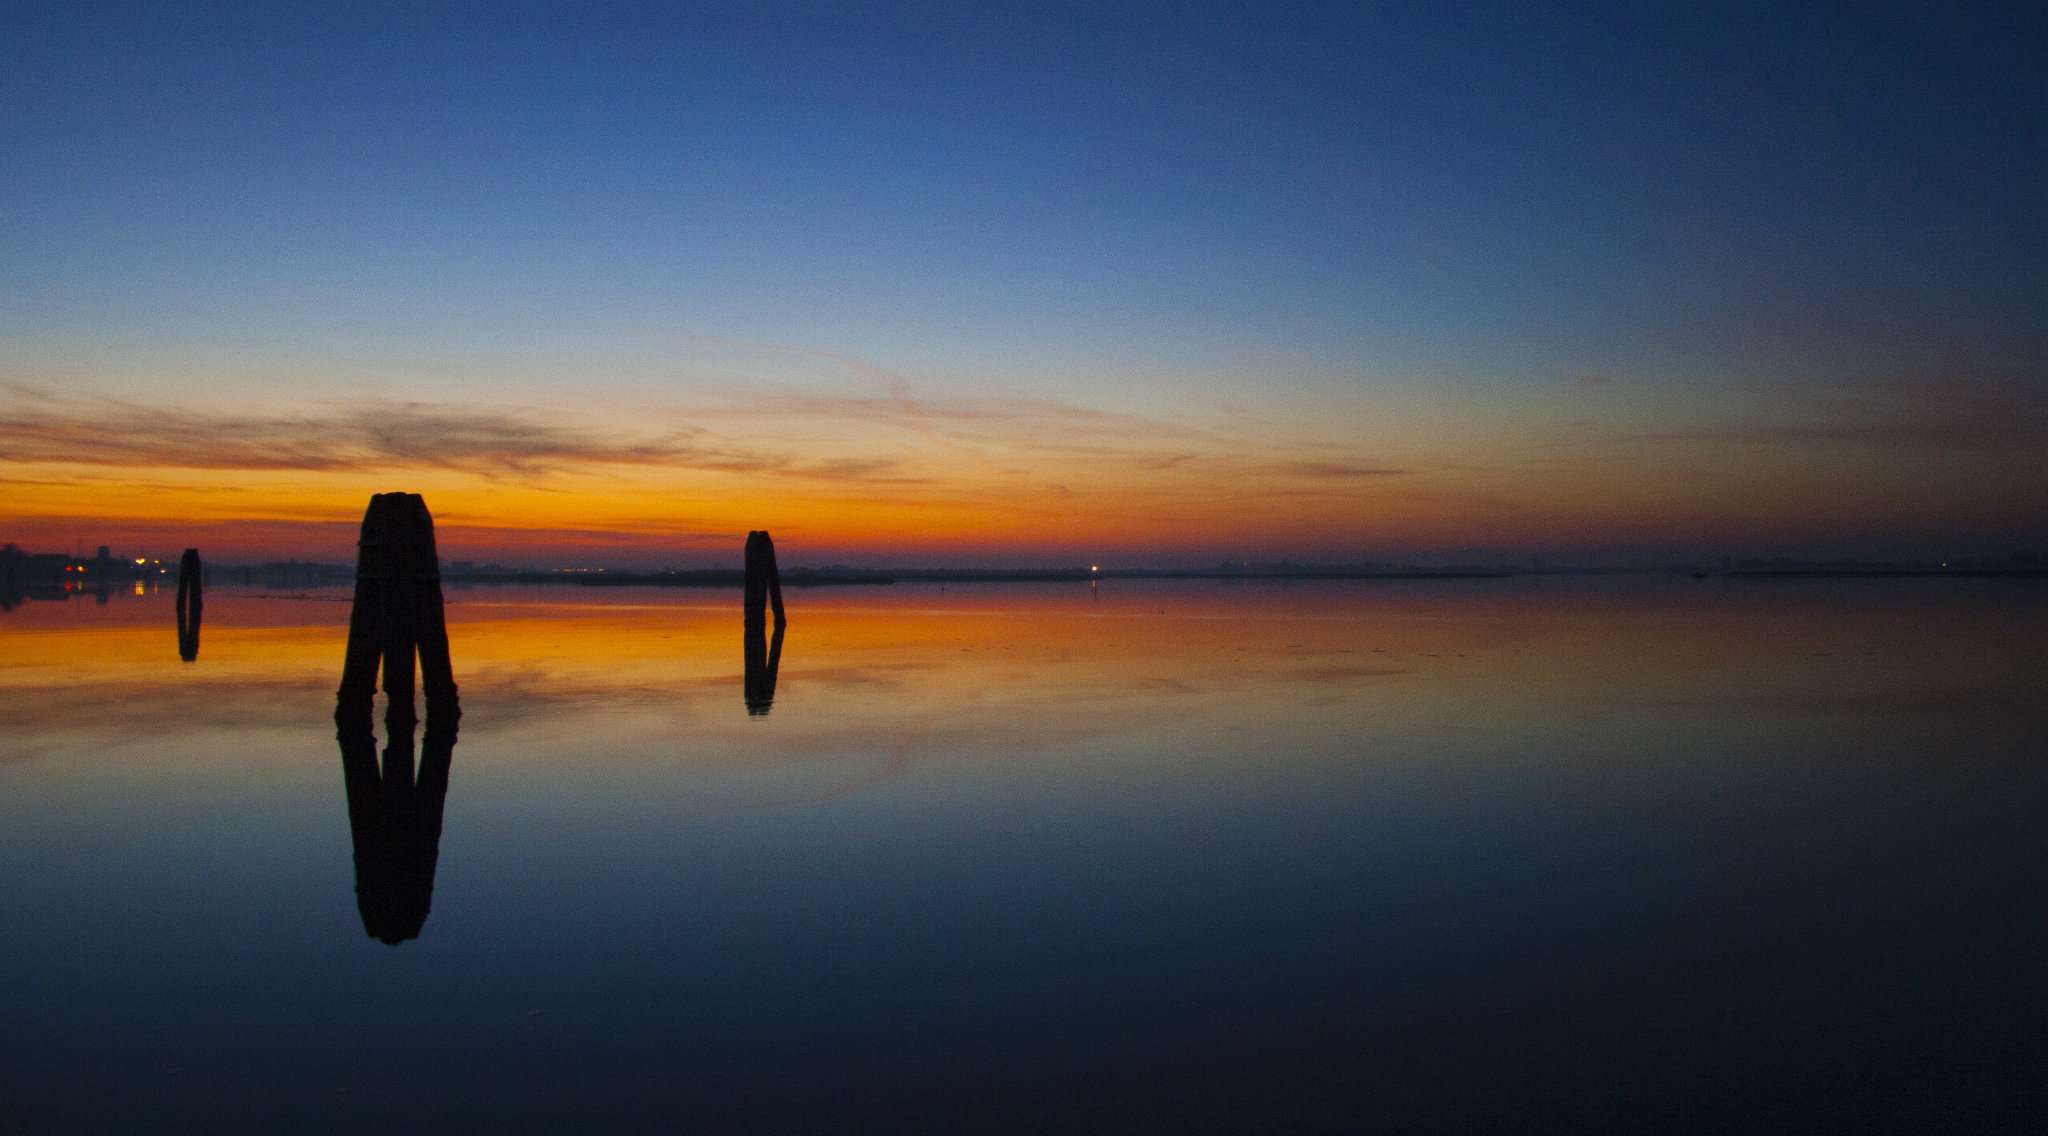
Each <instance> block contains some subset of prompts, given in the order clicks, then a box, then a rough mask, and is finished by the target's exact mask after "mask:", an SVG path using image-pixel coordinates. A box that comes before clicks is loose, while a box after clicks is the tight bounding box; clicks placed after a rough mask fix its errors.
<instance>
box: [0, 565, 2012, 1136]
mask: <svg viewBox="0 0 2048 1136" xmlns="http://www.w3.org/2000/svg"><path fill="white" fill-rule="evenodd" d="M395 579H396V578H395V577H394V580H395ZM415 583H416V584H417V583H419V581H417V580H416V581H415ZM437 586H438V585H437ZM397 588H398V585H397V584H396V583H393V584H392V585H391V588H390V589H387V590H391V591H393V594H395V589H397ZM422 591H423V589H422V588H415V590H414V593H413V599H412V602H411V603H410V604H401V605H400V606H398V607H397V608H395V609H391V612H392V618H393V619H396V618H399V617H401V616H402V615H403V614H404V613H405V612H408V611H410V612H414V613H418V612H419V611H420V610H421V608H420V606H419V604H420V602H421V593H422ZM207 598H208V599H209V600H212V601H214V602H213V603H212V604H210V605H209V607H208V610H207V613H206V615H207V624H206V634H207V643H206V652H207V654H206V663H205V665H204V666H201V667H186V666H181V665H179V664H176V663H172V662H171V661H170V660H169V659H168V657H167V656H168V653H167V652H164V651H163V650H162V628H163V625H164V624H165V623H166V622H170V621H171V612H170V611H168V610H166V609H167V608H169V607H170V605H171V602H172V599H171V597H170V596H169V595H167V594H152V595H149V596H144V597H126V596H115V597H113V598H112V600H111V601H110V602H109V603H108V605H107V606H106V607H104V608H102V607H98V606H96V605H93V604H90V603H84V602H71V603H28V604H24V605H22V606H21V607H20V608H18V609H16V610H15V611H13V612H10V613H7V615H6V617H5V619H6V622H5V623H4V624H0V637H4V645H5V647H6V650H5V651H4V652H0V894H4V895H6V896H8V897H9V910H10V918H11V919H12V920H13V921H14V923H13V925H14V926H18V927H24V928H61V929H62V931H63V933H62V934H17V935H8V936H0V968H4V970H5V972H6V973H11V974H24V975H37V976H41V978H40V979H39V980H38V981H35V982H17V983H10V984H0V1021H5V1022H7V1023H8V1029H9V1031H10V1035H11V1036H13V1037H31V1038H34V1039H35V1044H34V1045H33V1046H32V1047H29V1046H18V1047H17V1051H15V1052H11V1053H10V1055H9V1056H10V1060H8V1061H6V1062H0V1101H4V1102H6V1104H5V1105H4V1106H0V1107H4V1108H8V1109H12V1110H13V1111H12V1112H11V1113H6V1114H4V1115H0V1121H13V1120H16V1119H18V1120H19V1121H20V1123H19V1126H20V1127H22V1128H24V1129H25V1130H30V1131H42V1130H54V1131H69V1130H107V1129H113V1130H144V1129H151V1128H164V1127H194V1126H197V1125H199V1124H202V1123H204V1124H210V1125H211V1126H213V1127H216V1128H219V1127H238V1128H249V1127H263V1128H269V1129H276V1128H291V1129H299V1128H304V1127H308V1126H313V1127H323V1126H324V1127H330V1128H337V1129H338V1128H353V1129H357V1130H361V1129H364V1128H375V1127H390V1126H397V1127H400V1128H405V1127H420V1126H425V1125H430V1124H444V1125H448V1126H452V1127H458V1128H460V1127H478V1126H483V1125H498V1126H525V1127H535V1126H555V1127H566V1126H568V1125H569V1124H572V1123H577V1122H579V1121H588V1120H590V1119H592V1118H596V1119H600V1120H603V1121H608V1122H610V1125H609V1126H612V1127H631V1128H643V1129H644V1128H651V1127H657V1126H672V1125H673V1123H674V1121H675V1118H676V1117H679V1116H688V1117H690V1118H691V1121H690V1123H691V1124H692V1125H693V1126H698V1127H703V1128H710V1129H733V1128H750V1129H757V1130H758V1129H770V1130H816V1129H821V1128H878V1127H893V1128H920V1129H951V1128H974V1127H991V1126H995V1127H1021V1128H1036V1129H1041V1130H1053V1129H1070V1128H1091V1129H1103V1128H1128V1127H1135V1126H1140V1125H1150V1126H1153V1127H1157V1126H1160V1125H1168V1126H1174V1127H1191V1128H1205V1127H1206V1128H1211V1129H1215V1128H1222V1129H1231V1130H1246V1129H1279V1130H1331V1129H1340V1130H1355V1129H1358V1128H1373V1127H1382V1128H1409V1129H1414V1128H1424V1129H1427V1128H1444V1129H1467V1130H1469V1129H1475V1128H1480V1129H1492V1130H1523V1129H1528V1128H1551V1129H1568V1130H1585V1129H1594V1130H1601V1129H1605V1130H1614V1129H1629V1130H1652V1129H1655V1130H1661V1129H1666V1128H1672V1127H1676V1128H1693V1129H1711V1130H1722V1131H1753V1130H1761V1129H1770V1130H1785V1129H1798V1130H1822V1129H1832V1130H1847V1129H1855V1130H1869V1129H1872V1128H1887V1127H1889V1128H1894V1129H1897V1128H1901V1127H1918V1128H1921V1129H1923V1130H1938V1129H1947V1130H1959V1129H1960V1130H1986V1129H1993V1130H1996V1129H2006V1130H2013V1129H2021V1130H2025V1129H2028V1128H2032V1129H2034V1130H2039V1128H2040V1125H2039V1123H2038V1122H2039V1121H2040V1120H2041V1119H2043V1116H2044V1113H2043V1108H2044V1100H2043V1088H2042V1080H2041V1078H2040V1076H2039V1069H2040V1068H2041V1067H2042V1062H2043V1061H2044V1060H2048V1038H2044V1035H2043V1033H2042V1031H2041V1029H2040V1015H2039V1007H2040V1006H2042V1005H2044V1004H2048V980H2044V977H2043V972H2042V968H2041V967H2040V966H2039V959H2040V958H2041V957H2042V956H2043V953H2044V952H2048V927H2044V921H2042V920H2040V919H2039V918H2038V917H2037V916H2036V913H2035V912H2034V910H2033V907H2034V903H2033V901H2032V900H2031V899H2029V898H2028V897H2031V896H2037V895H2040V894H2042V893H2043V891H2044V889H2048V862H2044V861H2043V859H2042V858H2041V857H2040V856H2039V853H2038V844H2039V840H2038V832H2039V821H2040V817H2041V816H2042V815H2043V810H2044V807H2048V765H2044V763H2043V762H2042V761H2041V751H2040V741H2039V739H2040V738H2041V737H2043V736H2044V735H2048V707H2044V706H2043V703H2042V700H2041V699H2040V697H2039V692H2040V688H2041V686H2042V682H2043V679H2044V678H2048V634H2044V633H2048V599H2044V597H2043V596H2042V595H2041V594H2039V589H2027V588H2024V587H2018V586H2012V585H1999V586H1996V587H1990V586H1983V587H1980V586H1972V585H1966V584H1958V583H1949V582H1942V583H1936V584H1928V585H1911V584H1900V583H1873V584H1854V585H1844V586H1818V585H1814V584H1791V585H1786V586H1782V587H1780V586H1758V587H1742V586H1736V585H1734V584H1727V585H1723V584H1721V583H1719V582H1716V583H1712V584H1705V585H1693V584H1691V583H1690V582H1679V583H1645V584H1631V583H1629V582H1627V581H1536V582H1531V581H1521V582H1517V581H1491V582H1488V581H1479V582H1470V583H1417V584H1412V585H1403V584H1393V585H1347V584H1329V585H1314V586H1305V587H1289V586H1285V585H1263V586H1261V585H1253V586H1239V585H1233V584H1222V583H1218V584H1200V585H1194V584H1188V585H1176V584H1164V583H1162V584H1155V585H1141V584H1131V583H1128V582H1124V581H1110V582H1105V583H1103V584H1101V585H1100V587H1099V589H1096V590H1090V589H1088V588H1083V587H1073V588H1066V587H975V586H963V585H959V584H952V585H948V586H947V588H946V589H945V590H944V591H943V592H941V591H940V590H939V589H937V588H932V587H917V586H897V587H892V588H887V589H864V590H862V591H861V592H860V593H858V594H855V593H848V592H828V591H826V590H823V589H818V590H808V591H806V592H804V593H802V595H801V596H800V601H801V603H800V607H799V610H798V611H797V612H796V613H794V614H795V615H796V617H797V620H798V621H799V622H800V623H801V624H802V636H803V642H802V646H801V647H800V648H797V649H795V650H794V651H793V652H792V653H791V654H790V656H789V657H788V658H787V659H786V660H785V659H783V658H782V657H781V653H780V651H779V649H778V646H779V642H778V638H777V637H773V636H772V634H771V633H772V629H770V628H767V627H766V626H765V621H764V626H762V627H761V628H760V629H759V633H758V634H756V633H754V630H753V629H751V628H748V629H746V630H747V634H746V635H745V637H744V639H743V659H742V667H740V668H734V667H733V665H732V656H731V651H732V640H731V626H732V614H733V613H732V606H733V603H734V600H735V597H734V596H733V595H732V594H731V593H704V594H700V593H695V592H667V591H654V590H631V589H621V590H613V589H603V590H601V591H584V590H580V589H573V588H555V589H548V588H478V589H472V590H462V589H456V590H451V591H450V592H449V593H448V596H447V602H446V605H445V609H444V610H445V624H446V631H447V634H446V636H445V637H444V639H443V642H447V641H452V642H453V644H454V646H455V647H456V648H457V649H458V650H459V651H460V654H461V664H462V680H463V683H462V691H461V699H462V701H461V710H462V711H463V712H465V713H466V717H464V718H463V719H462V722H461V725H462V733H463V751H464V770H463V782H462V785H461V791H460V792H458V793H455V794H454V795H453V796H452V797H451V796H448V795H447V793H446V790H447V786H448V770H449V766H450V763H451V754H452V749H453V746H454V741H455V717H454V714H453V712H452V711H453V710H454V707H453V705H452V699H450V700H449V702H448V703H445V704H444V703H441V702H439V701H438V700H437V699H436V698H435V696H434V693H433V690H434V680H433V678H432V676H431V675H430V673H429V669H430V668H428V666H427V664H426V662H425V661H424V659H422V660H421V662H420V663H419V664H418V665H419V666H420V668H421V669H420V671H419V673H418V679H417V681H419V683H420V684H421V685H422V686H424V687H425V688H426V693H427V697H426V700H425V701H426V704H425V711H426V722H425V729H424V733H423V734H422V735H421V736H420V737H419V738H418V750H417V751H415V749H414V745H415V733H416V732H417V731H418V730H419V724H418V723H415V722H414V721H412V718H411V706H412V703H413V698H414V694H412V693H410V691H411V686H412V682H411V681H409V682H408V683H407V684H406V688H405V690H406V692H404V693H400V694H397V695H396V696H394V697H392V698H391V700H390V702H389V704H388V706H387V710H389V711H390V712H392V713H393V714H394V715H396V714H397V711H398V710H399V708H400V707H401V706H402V707H404V708H406V712H405V713H404V714H403V715H400V716H398V717H395V718H394V719H393V720H392V721H390V722H389V723H388V724H387V734H386V737H385V739H384V742H383V743H382V744H383V745H384V746H385V747H386V752H385V753H384V754H382V755H381V756H382V758H383V763H382V767H381V768H380V767H379V764H378V758H379V756H380V755H379V754H378V753H377V746H378V744H379V743H378V742H377V741H376V740H375V739H374V738H373V737H372V732H371V727H372V724H373V721H372V718H371V715H370V699H371V698H372V697H373V695H374V687H375V685H376V683H375V682H374V681H371V680H362V679H360V678H358V679H356V680H349V679H345V680H344V682H343V684H342V687H343V689H344V691H355V692H361V694H362V697H361V698H360V699H344V698H337V694H336V689H335V686H334V672H335V660H336V655H337V653H338V652H342V651H343V647H342V644H343V643H344V642H345V641H347V642H351V643H354V644H355V647H361V648H362V649H363V651H362V652H361V653H372V654H374V653H375V650H381V645H382V644H386V643H388V641H389V630H390V628H389V625H388V624H387V625H385V626H383V627H372V626H371V625H370V624H369V622H367V617H365V616H364V615H363V607H362V605H361V603H359V602H357V601H358V599H359V598H360V597H358V596H356V595H353V594H351V593H347V592H320V591H312V592H300V593H264V592H261V591H257V590H247V591H236V590H233V589H226V590H223V591H220V592H218V593H216V594H214V595H209V596H208V597H207ZM377 610H384V609H383V608H381V607H380V608H379V609H377ZM359 625H360V630H361V632H362V637H361V638H360V639H358V638H357V636H356V634H355V632H356V631H357V630H358V629H359ZM355 647H350V648H348V649H346V652H345V653H346V655H347V657H348V658H349V659H351V660H354V659H356V658H358V657H359V654H360V653H359V652H358V651H357V650H356V649H355ZM373 649H374V650H373ZM417 655H419V647H418V641H417V640H416V641H415V645H414V647H413V649H412V651H411V652H409V653H407V654H406V657H407V658H408V659H410V658H413V657H415V656H417ZM375 657H376V658H377V660H378V661H379V663H380V667H381V662H382V656H381V655H376V656H375ZM785 662H786V663H787V671H786V672H784V671H782V669H781V668H782V664H783V663H785ZM345 669H346V668H345ZM381 673H382V677H383V678H384V680H385V684H386V685H387V686H388V685H389V684H390V680H391V674H390V672H389V670H388V668H382V669H381ZM453 684H454V680H453V668H452V665H451V667H450V669H449V671H448V674H447V685H448V686H449V687H450V689H451V694H452V687H453ZM735 687H738V688H739V690H740V692H741V694H742V697H743V701H744V704H745V706H746V708H747V710H748V711H749V713H748V714H745V715H739V714H733V713H732V712H731V706H732V704H731V697H732V694H733V692H734V688H735ZM778 694H779V695H780V696H781V697H780V698H779V699H777V700H776V701H775V702H774V708H773V713H772V714H766V715H760V716H757V715H755V714H754V713H753V711H754V710H755V709H756V707H757V706H759V707H760V708H761V709H766V707H767V705H768V702H769V699H770V697H771V696H772V695H778ZM442 705H447V707H448V709H449V710H450V711H451V713H450V714H449V715H447V716H446V717H445V718H444V717H443V716H442V715H441V713H440V707H441V706H442ZM344 709H346V710H347V711H348V712H347V713H340V712H339V711H342V710H344ZM330 712H334V718H333V721H334V724H335V731H334V733H333V734H330V733H328V731H327V727H326V722H327V720H328V715H329V714H330ZM337 737H338V738H339V740H340V745H341V750H342V755H343V765H344V773H345V778H346V786H347V790H348V804H349V819H350V836H349V842H350V844H352V846H353V852H354V856H353V874H354V877H355V878H354V884H355V886H356V889H357V896H358V899H359V904H358V908H357V910H350V909H349V906H348V904H347V903H346V902H342V901H338V899H337V897H339V896H340V895H341V894H342V889H345V888H348V887H349V886H351V880H350V876H351V871H352V868H351V859H350V849H349V848H348V847H344V845H343V838H342V834H341V829H340V826H339V824H338V823H336V820H337V818H336V817H335V815H334V813H335V810H334V804H335V801H334V792H333V789H334V786H333V761H334V753H335V745H336V738H337ZM444 812H445V819H446V828H447V835H448V838H449V841H450V844H449V848H448V851H449V855H448V856H446V857H440V856H438V854H437V853H438V840H439V835H440V832H441V829H442V818H443V815H444ZM458 852H459V854H458ZM430 903H431V904H432V905H434V908H435V909H434V912H433V915H432V922H433V929H432V930H431V932H428V933H425V934H421V933H420V929H421V926H422V924H423V922H424V921H425V920H426V919H427V918H428V914H427V913H428V908H429V905H430ZM363 930H368V931H369V933H370V936H371V937H373V938H375V939H379V940H384V941H394V940H410V941H408V942H407V944H406V948H405V949H404V950H399V951H391V950H386V949H384V948H383V947H382V946H380V945H378V943H377V942H373V941H370V939H366V938H365V936H364V934H363V933H362V932H363ZM412 936H417V938H416V939H413V938H411V937H412ZM371 1037H374V1038H376V1039H377V1040H376V1043H375V1045H376V1048H377V1052H378V1055H377V1060H376V1061H375V1062H365V1061H363V1060H362V1048H361V1047H362V1045H363V1044H364V1039H365V1038H371ZM451 1054H456V1055H460V1058H459V1059H457V1060H451V1059H450V1058H449V1055H451ZM401 1067H402V1068H414V1069H418V1068H434V1069H436V1070H438V1074H437V1076H436V1077H434V1078H433V1080H432V1084H431V1085H430V1086H427V1085H425V1082H424V1081H423V1082H422V1083H421V1085H420V1086H418V1087H413V1088H407V1087H405V1086H402V1085H401V1086H396V1087H394V1086H395V1085H396V1080H397V1079H395V1078H393V1077H391V1076H390V1075H389V1070H390V1069H392V1068H401ZM408 1094H410V1095H408ZM4 1126H5V1124H0V1127H4Z"/></svg>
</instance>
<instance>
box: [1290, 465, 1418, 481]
mask: <svg viewBox="0 0 2048 1136" xmlns="http://www.w3.org/2000/svg"><path fill="white" fill-rule="evenodd" d="M1266 468H1267V469H1268V470H1270V471H1272V472H1274V473H1278V474H1283V475H1285V476H1288V477H1311V478H1325V479H1331V480H1340V481H1349V480H1354V479H1357V478H1365V477H1401V476H1404V475H1406V474H1410V473H1413V472H1414V471H1413V470H1408V469H1391V468H1388V467H1386V466H1377V465H1361V464H1359V463H1356V462H1341V461H1292V462H1276V463H1274V464H1272V465H1269V466H1267V467H1266Z"/></svg>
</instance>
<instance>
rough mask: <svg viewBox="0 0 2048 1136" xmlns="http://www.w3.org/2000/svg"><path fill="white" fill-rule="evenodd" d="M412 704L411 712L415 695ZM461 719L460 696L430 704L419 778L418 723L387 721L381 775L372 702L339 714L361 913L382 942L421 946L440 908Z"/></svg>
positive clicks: (344, 707) (344, 703)
mask: <svg viewBox="0 0 2048 1136" xmlns="http://www.w3.org/2000/svg"><path fill="white" fill-rule="evenodd" d="M406 701H407V704H408V706H409V705H410V702H411V697H410V694H408V696H407V699H406ZM393 705H394V709H395V708H396V703H395V702H394V704H393ZM461 719H462V715H461V711H460V710H459V709H458V708H457V707H456V706H455V704H454V697H453V695H452V694H451V695H450V696H449V698H448V699H447V700H445V701H440V702H437V701H435V700H434V699H433V698H431V697H430V698H429V699H428V701H427V730H426V741H425V744H424V746H423V747H422V749H421V752H420V762H419V767H418V769H417V770H415V769H414V767H413V724H412V722H410V721H408V720H403V719H401V718H399V717H398V716H397V715H395V714H394V715H392V716H390V717H387V719H386V724H385V734H386V739H387V744H386V745H385V748H384V764H383V768H382V769H381V770H380V769H379V768H378V764H377V735H376V733H375V732H374V731H373V730H372V729H371V713H370V703H369V701H368V700H367V699H365V700H363V701H360V702H350V701H348V699H347V698H346V697H344V698H343V699H342V700H341V703H340V705H339V706H337V707H336V709H335V713H334V724H335V736H336V738H337V739H339V741H340V743H341V771H342V781H343V783H344V785H345V787H346V789H347V791H348V830H349V840H350V843H351V844H352V845H353V846H354V850H355V866H356V910H357V911H358V912H359V913H360V914H361V915H362V918H363V931H364V932H365V933H367V934H368V935H369V936H370V937H371V938H373V939H376V940H378V941H380V942H383V943H387V944H390V945H392V946H396V945H398V944H399V943H402V942H404V941H405V940H407V939H416V938H418V937H419V934H420V930H421V929H422V928H423V927H425V926H426V923H427V913H428V912H429V911H430V910H431V909H432V907H433V900H434V870H435V868H436V867H437V866H438V864H439V862H440V858H441V815H442V811H443V806H444V804H445V803H446V802H447V799H448V772H449V767H450V765H451V764H452V761H453V757H454V753H455V735H456V731H457V728H458V726H459V724H460V722H461Z"/></svg>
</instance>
